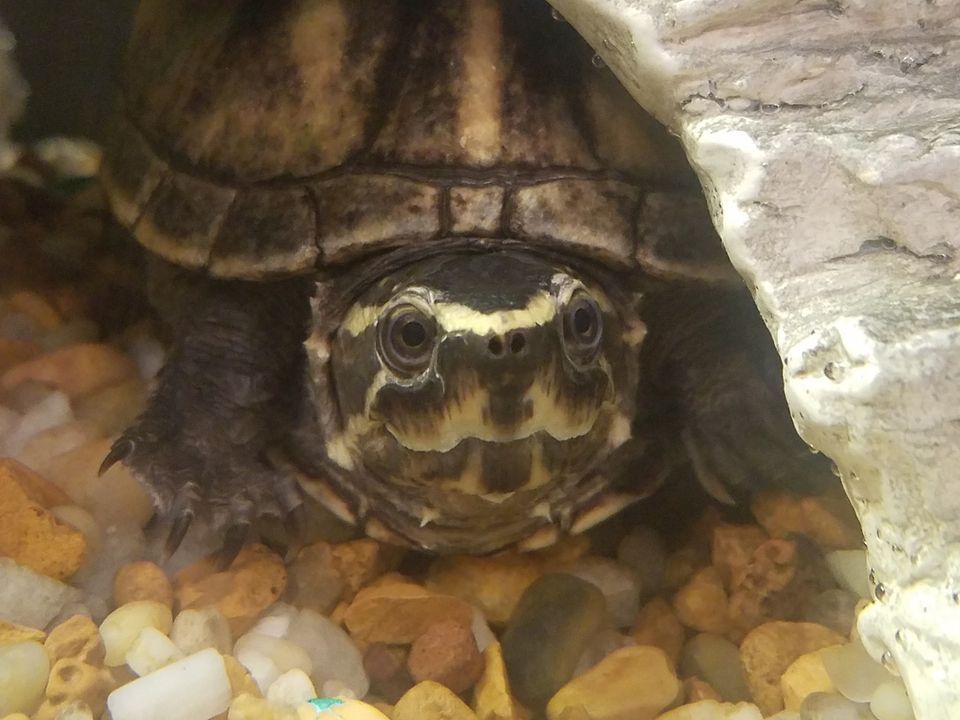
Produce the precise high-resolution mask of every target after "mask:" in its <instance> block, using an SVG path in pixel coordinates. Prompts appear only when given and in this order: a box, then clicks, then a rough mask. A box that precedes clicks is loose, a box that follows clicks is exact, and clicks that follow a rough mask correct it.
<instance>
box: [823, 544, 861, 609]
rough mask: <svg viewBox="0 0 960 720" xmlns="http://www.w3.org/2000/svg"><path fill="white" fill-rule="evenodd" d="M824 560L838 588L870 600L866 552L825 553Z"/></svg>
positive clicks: (841, 551)
mask: <svg viewBox="0 0 960 720" xmlns="http://www.w3.org/2000/svg"><path fill="white" fill-rule="evenodd" d="M824 559H825V560H826V561H827V567H828V568H830V574H831V575H833V579H834V580H836V581H837V584H838V585H839V586H840V587H842V588H843V589H844V590H849V591H850V592H852V593H854V594H856V595H858V596H860V597H862V598H867V599H870V568H869V566H868V565H867V551H866V550H834V551H833V552H829V553H827V554H826V555H825V556H824Z"/></svg>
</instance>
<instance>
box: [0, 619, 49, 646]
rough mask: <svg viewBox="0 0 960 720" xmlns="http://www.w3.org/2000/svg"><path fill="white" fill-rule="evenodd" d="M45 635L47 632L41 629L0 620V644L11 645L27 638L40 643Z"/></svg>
mask: <svg viewBox="0 0 960 720" xmlns="http://www.w3.org/2000/svg"><path fill="white" fill-rule="evenodd" d="M46 637H47V634H46V633H45V632H44V631H43V630H37V629H36V628H32V627H27V626H26V625H17V624H16V623H12V622H7V621H6V620H0V645H13V644H14V643H19V642H26V641H27V640H36V641H37V642H41V643H42V642H43V641H44V639H45V638H46Z"/></svg>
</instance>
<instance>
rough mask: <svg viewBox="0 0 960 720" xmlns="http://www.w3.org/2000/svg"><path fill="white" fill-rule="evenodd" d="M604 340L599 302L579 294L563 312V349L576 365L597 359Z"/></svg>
mask: <svg viewBox="0 0 960 720" xmlns="http://www.w3.org/2000/svg"><path fill="white" fill-rule="evenodd" d="M602 340H603V314H602V313H601V312H600V306H599V305H597V301H596V300H594V299H593V298H592V297H590V296H589V295H587V293H585V292H582V291H581V292H577V293H575V294H574V296H573V297H572V298H570V302H569V303H567V306H566V308H564V311H563V347H564V349H565V350H566V352H567V356H568V357H569V358H570V360H572V361H573V363H574V364H575V365H586V364H588V363H591V362H593V360H595V359H596V357H597V353H598V352H599V351H600V342H601V341H602Z"/></svg>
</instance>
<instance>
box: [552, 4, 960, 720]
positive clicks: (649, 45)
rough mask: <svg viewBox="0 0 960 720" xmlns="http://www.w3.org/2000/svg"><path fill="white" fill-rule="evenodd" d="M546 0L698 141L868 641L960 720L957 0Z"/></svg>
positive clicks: (687, 140)
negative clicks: (833, 477)
mask: <svg viewBox="0 0 960 720" xmlns="http://www.w3.org/2000/svg"><path fill="white" fill-rule="evenodd" d="M553 4H554V5H555V6H556V8H557V9H558V10H559V12H560V13H562V14H563V16H564V17H565V18H566V19H567V20H568V21H569V22H570V23H571V24H572V25H573V26H574V27H576V28H577V29H578V30H579V31H580V32H581V33H582V34H583V35H584V36H585V37H586V38H587V39H588V40H589V41H590V42H591V44H592V45H593V46H594V47H595V48H597V50H598V52H599V53H600V55H601V56H602V57H603V59H604V60H605V61H606V63H607V64H608V65H609V66H610V67H611V68H612V69H613V70H614V72H615V73H616V74H617V75H618V76H619V77H620V79H621V80H622V81H623V82H624V84H625V85H626V87H627V88H628V89H629V90H630V91H631V93H632V94H633V95H634V97H635V98H636V99H637V100H638V101H639V102H640V103H641V104H642V105H644V106H645V107H646V108H648V109H649V110H650V111H652V112H653V113H654V114H655V115H656V116H657V117H658V118H659V119H660V120H661V121H663V122H664V123H666V124H667V125H669V126H670V127H671V128H672V129H673V130H674V131H675V132H676V133H677V134H678V135H679V136H680V137H681V138H682V140H683V142H684V145H685V147H686V150H687V153H688V156H689V157H690V159H691V161H692V164H693V165H694V168H695V169H696V170H697V172H698V174H699V176H700V179H701V181H702V183H703V185H704V187H705V190H706V195H707V198H708V201H709V203H710V205H711V210H712V214H713V217H714V222H715V224H716V226H717V229H718V230H719V232H720V235H721V236H722V238H723V240H724V243H725V245H726V247H727V250H728V252H729V254H730V256H731V258H732V260H733V262H734V264H735V266H736V267H737V269H738V270H739V271H740V273H741V274H742V275H743V277H744V278H745V280H746V283H747V285H748V287H749V288H750V289H751V290H752V292H753V293H754V296H755V298H756V300H757V303H758V305H759V307H760V309H761V311H762V312H763V313H764V316H765V318H766V321H767V323H768V325H769V327H770V329H771V332H772V334H773V336H774V340H775V342H776V344H777V347H778V348H779V350H780V352H781V356H782V357H783V358H784V359H785V361H786V362H785V373H784V375H785V382H786V389H787V395H788V399H789V402H790V403H791V407H792V409H793V412H794V417H795V419H796V421H797V424H798V426H799V428H800V430H801V432H802V434H803V435H804V437H805V439H806V440H808V441H809V442H810V443H812V444H813V445H815V446H816V447H817V448H819V449H820V450H822V451H823V452H825V453H826V454H828V455H829V456H830V457H831V458H833V459H834V461H835V462H836V463H837V465H838V466H839V469H840V471H841V473H842V475H843V480H844V483H845V485H846V489H847V492H848V494H849V495H850V497H851V499H852V500H853V503H854V507H855V509H856V511H857V514H858V515H859V517H860V521H861V525H862V526H863V534H864V537H865V539H866V542H867V547H868V550H869V555H870V562H871V566H872V567H873V569H874V572H875V576H876V578H877V581H878V582H880V583H881V584H882V586H883V591H882V593H881V595H882V601H881V602H878V603H875V604H874V605H873V606H872V607H871V608H869V609H868V610H866V611H865V613H864V614H863V615H862V616H861V619H860V629H861V632H862V634H863V637H864V642H865V644H866V645H867V646H868V649H869V650H870V652H871V654H873V655H874V657H877V658H879V657H880V656H881V655H883V654H884V653H885V652H888V653H890V655H889V658H890V660H891V661H892V662H893V663H895V664H896V666H897V667H898V669H899V671H900V673H902V674H903V676H904V679H905V681H906V684H907V687H908V689H909V691H910V695H911V697H912V698H913V702H914V706H915V709H916V712H917V716H918V718H921V720H947V718H951V717H958V716H960V604H958V603H957V602H956V601H955V599H954V590H953V589H954V588H956V587H957V586H958V584H960V577H958V576H960V544H958V538H960V512H958V510H960V507H958V503H960V492H957V484H958V479H957V475H956V472H955V468H956V467H957V465H958V463H960V422H958V419H960V285H958V282H957V279H958V270H960V241H958V239H957V236H956V233H955V228H956V227H957V221H958V218H960V203H958V197H960V175H958V174H957V172H956V167H957V158H958V156H960V134H958V132H957V129H956V117H957V112H958V107H960V72H958V70H960V15H958V13H957V11H956V4H955V3H953V2H949V1H940V2H937V1H934V0H872V1H870V2H866V1H865V0H853V1H851V2H846V1H844V2H792V1H791V2H783V1H778V0H687V1H685V2H673V0H648V1H646V2H640V1H639V0H553Z"/></svg>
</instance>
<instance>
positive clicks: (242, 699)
mask: <svg viewBox="0 0 960 720" xmlns="http://www.w3.org/2000/svg"><path fill="white" fill-rule="evenodd" d="M299 717H300V716H299V715H298V713H297V712H296V711H295V710H291V709H290V708H287V707H278V706H276V705H274V704H273V703H271V702H270V701H269V700H267V699H266V698H262V697H258V696H255V695H249V694H247V693H243V694H241V695H238V696H237V697H235V698H233V700H232V701H231V702H230V708H229V710H228V711H227V720H299Z"/></svg>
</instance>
